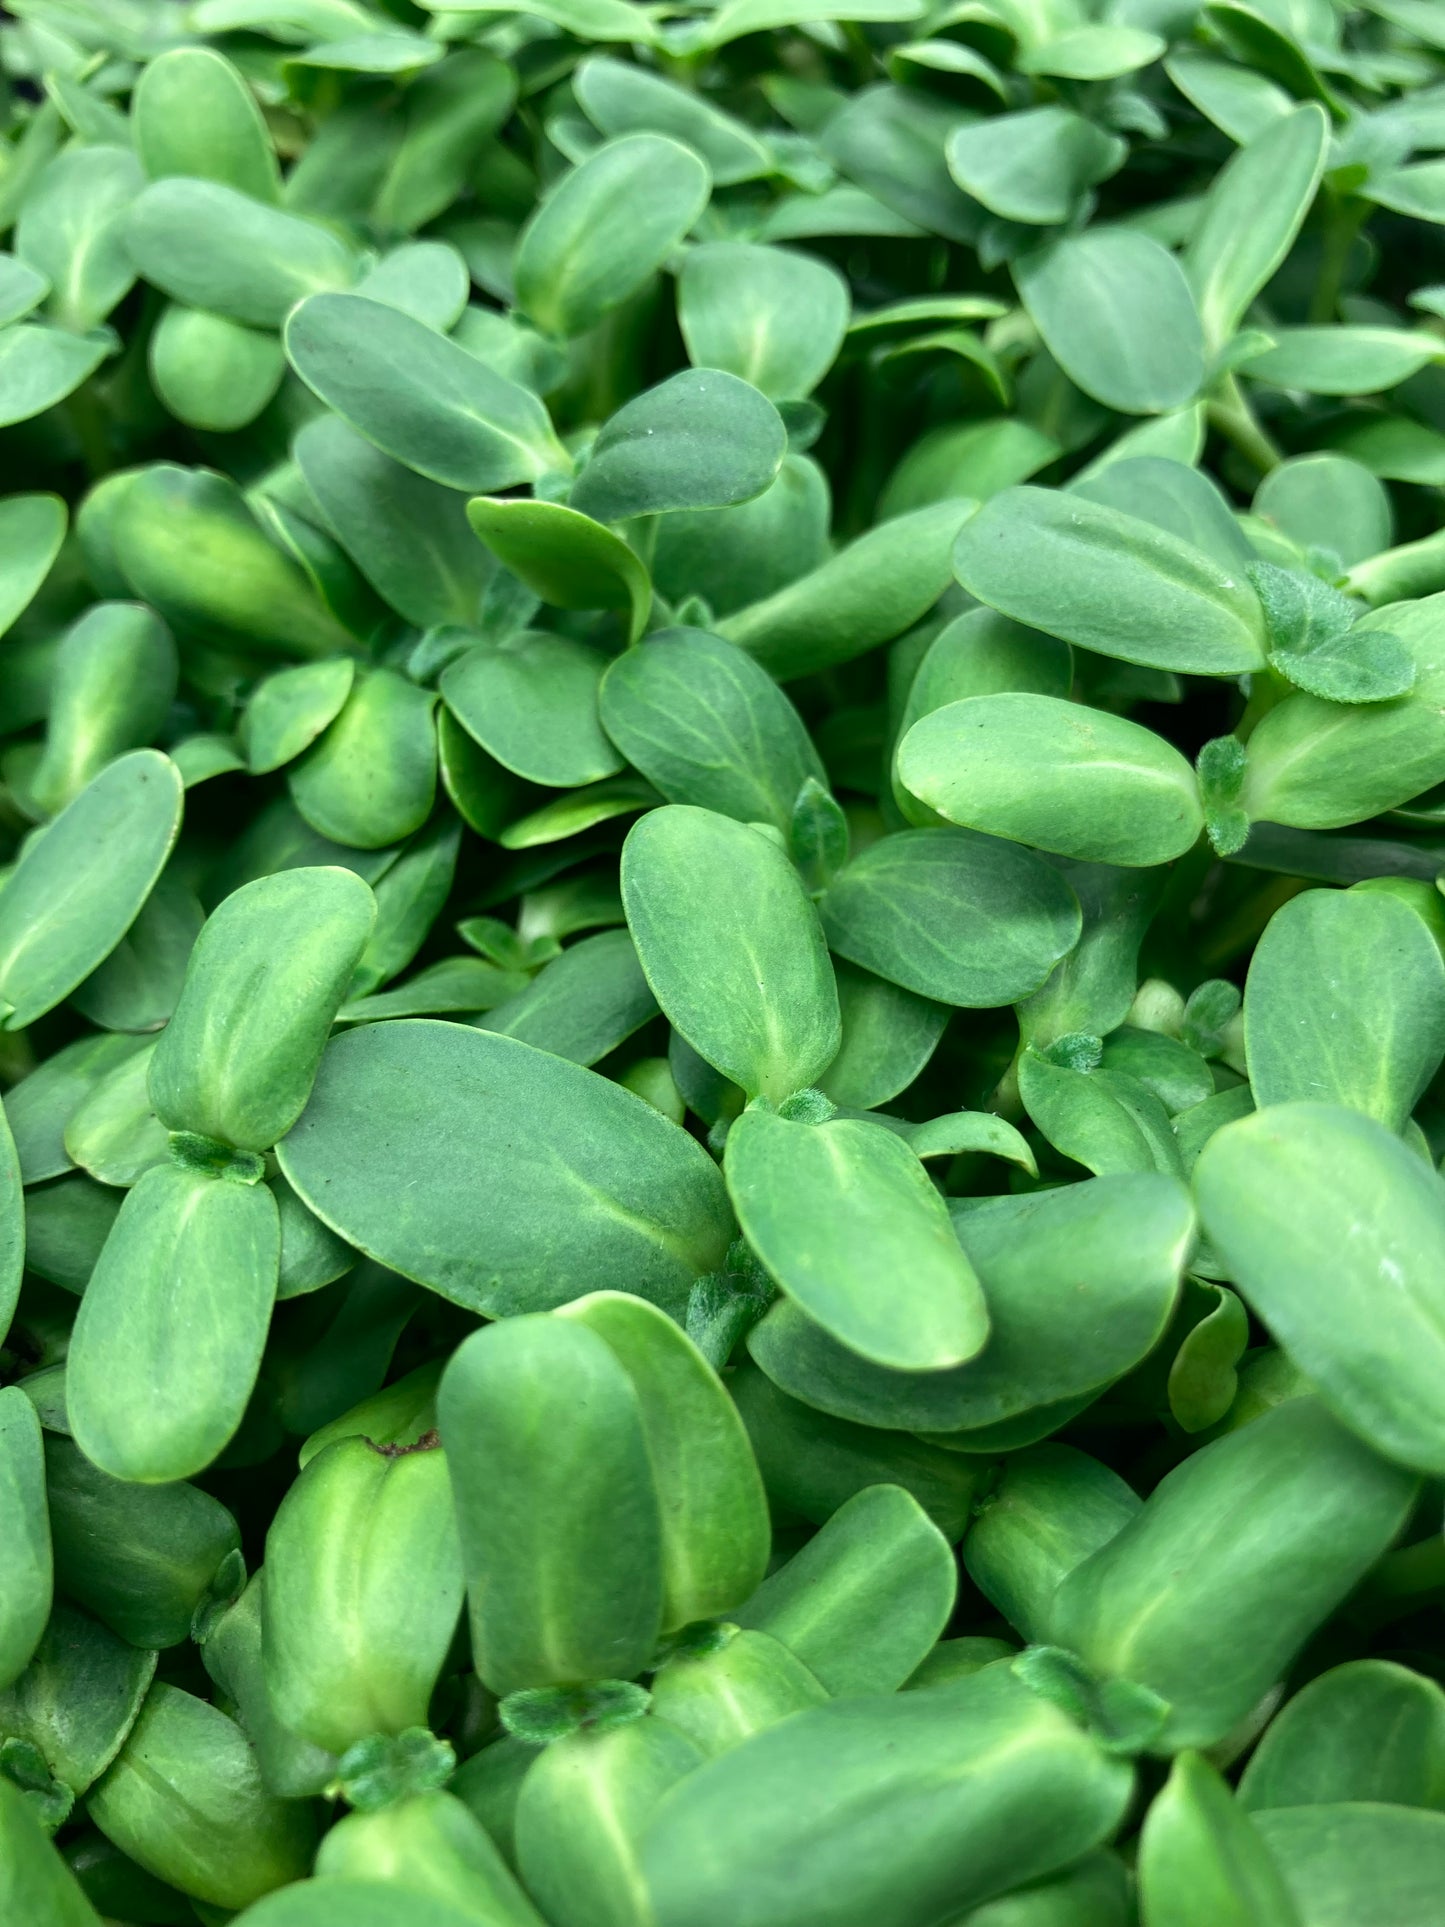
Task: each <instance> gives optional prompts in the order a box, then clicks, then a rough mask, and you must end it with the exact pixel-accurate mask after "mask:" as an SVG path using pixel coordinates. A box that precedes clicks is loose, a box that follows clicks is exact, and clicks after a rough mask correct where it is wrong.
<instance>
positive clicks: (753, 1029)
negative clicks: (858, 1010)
mask: <svg viewBox="0 0 1445 1927" xmlns="http://www.w3.org/2000/svg"><path fill="white" fill-rule="evenodd" d="M622 899H623V903H624V905H625V906H626V909H627V914H628V927H629V929H630V930H631V931H632V937H633V941H634V943H636V945H637V950H638V955H639V957H640V958H641V960H642V968H643V970H644V972H645V973H646V976H647V980H648V982H649V983H650V984H651V986H652V989H653V994H654V995H655V996H656V997H657V1000H658V1002H659V1003H660V1004H661V1006H662V1008H663V1011H664V1012H665V1013H666V1015H667V1017H668V1019H669V1021H670V1022H671V1023H672V1024H673V1026H674V1027H675V1028H676V1029H677V1030H679V1031H680V1032H681V1033H682V1035H683V1036H684V1037H686V1038H687V1041H688V1042H689V1043H690V1044H691V1045H692V1047H693V1049H694V1050H696V1051H697V1052H698V1053H699V1055H700V1056H702V1057H704V1058H706V1059H707V1061H708V1062H709V1063H710V1064H712V1065H714V1067H715V1068H716V1069H718V1070H720V1071H722V1072H723V1074H724V1075H725V1076H727V1077H729V1078H731V1079H732V1081H733V1082H734V1083H736V1084H740V1085H742V1087H743V1088H744V1090H746V1091H748V1092H749V1093H750V1094H751V1095H754V1096H763V1097H767V1098H770V1099H771V1100H772V1101H773V1102H774V1103H778V1102H781V1100H782V1099H784V1098H786V1097H788V1096H790V1095H791V1094H792V1093H793V1092H794V1091H797V1090H801V1089H803V1088H804V1087H806V1086H808V1085H810V1084H811V1083H812V1082H813V1080H814V1079H815V1078H816V1077H817V1076H818V1075H819V1074H820V1073H821V1072H822V1071H824V1070H826V1068H827V1066H828V1065H829V1063H831V1061H832V1059H833V1057H834V1055H835V1053H836V1051H837V1048H838V1041H839V1016H838V993H837V989H836V987H835V984H834V981H833V971H832V966H831V964H830V963H829V960H828V952H827V947H826V945H825V943H824V940H823V932H822V930H821V928H820V927H819V923H818V915H817V912H816V910H815V909H814V908H813V905H812V904H811V903H810V902H809V901H808V898H807V895H806V893H805V891H804V889H803V885H802V882H801V880H800V879H799V877H798V874H797V872H796V870H794V868H793V866H792V865H791V864H790V863H789V861H788V859H787V857H786V856H785V854H784V853H783V851H782V850H781V849H780V848H779V846H778V844H777V843H776V842H775V841H773V840H772V839H771V838H770V837H769V836H767V835H766V834H764V833H763V832H761V831H759V830H756V829H753V828H751V827H749V826H748V825H747V824H741V823H737V822H735V821H734V820H733V819H732V818H731V817H727V816H720V815H718V814H717V813H716V812H715V811H712V810H702V809H697V808H695V807H692V806H689V805H683V804H670V805H668V806H667V807H666V808H664V809H660V810H652V811H649V812H648V814H647V815H646V816H644V817H643V818H642V820H641V821H640V822H639V823H638V824H637V825H636V826H635V827H634V828H633V829H632V830H631V831H630V832H629V834H628V838H627V842H626V845H625V846H624V850H623V857H622Z"/></svg>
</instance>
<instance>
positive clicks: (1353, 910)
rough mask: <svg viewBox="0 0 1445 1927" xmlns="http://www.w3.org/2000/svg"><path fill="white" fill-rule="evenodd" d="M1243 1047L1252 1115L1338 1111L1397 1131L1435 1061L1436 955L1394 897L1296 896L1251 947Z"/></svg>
mask: <svg viewBox="0 0 1445 1927" xmlns="http://www.w3.org/2000/svg"><path fill="white" fill-rule="evenodd" d="M1244 1039H1245V1052H1246V1055H1247V1058H1248V1062H1249V1076H1250V1083H1251V1085H1252V1087H1253V1090H1254V1097H1255V1102H1256V1103H1257V1104H1259V1105H1260V1106H1264V1105H1267V1104H1283V1103H1289V1102H1291V1101H1292V1100H1294V1099H1308V1100H1310V1101H1312V1102H1315V1103H1324V1104H1340V1105H1344V1106H1346V1107H1348V1108H1349V1109H1351V1110H1357V1111H1363V1112H1364V1114H1365V1115H1366V1116H1367V1117H1373V1118H1375V1119H1376V1120H1377V1121H1378V1122H1379V1123H1381V1124H1383V1125H1384V1126H1385V1128H1386V1130H1389V1131H1395V1132H1400V1131H1403V1130H1404V1128H1405V1125H1406V1123H1407V1121H1408V1119H1409V1117H1410V1114H1411V1112H1412V1111H1413V1110H1414V1108H1415V1106H1416V1104H1417V1103H1418V1102H1419V1099H1420V1097H1421V1095H1422V1093H1423V1092H1424V1090H1425V1087H1426V1085H1427V1084H1428V1083H1429V1082H1430V1080H1431V1078H1432V1077H1433V1076H1434V1075H1435V1072H1436V1070H1437V1069H1438V1068H1439V1065H1440V1060H1441V1058H1442V1056H1445V963H1442V961H1441V956H1440V948H1439V945H1438V944H1437V943H1436V941H1435V939H1434V937H1433V936H1432V935H1431V933H1430V931H1429V929H1428V927H1427V926H1426V924H1425V923H1424V922H1423V920H1422V919H1421V918H1420V917H1418V916H1416V915H1415V913H1414V911H1413V910H1411V909H1410V908H1409V906H1408V905H1407V904H1405V903H1402V902H1401V901H1400V900H1399V899H1398V898H1396V897H1393V896H1387V895H1385V894H1383V893H1382V892H1378V891H1368V892H1366V891H1357V890H1343V891H1338V890H1306V891H1305V892H1304V893H1303V894H1302V895H1300V896H1297V897H1295V898H1293V899H1292V900H1291V901H1290V902H1289V903H1286V904H1285V905H1283V906H1282V908H1280V909H1279V910H1277V911H1276V912H1275V914H1274V915H1273V916H1272V917H1271V918H1270V920H1269V924H1268V925H1267V927H1266V929H1265V932H1264V935H1263V936H1262V937H1261V939H1260V941H1259V943H1258V945H1257V946H1256V949H1255V952H1254V956H1253V959H1252V960H1251V962H1250V966H1249V977H1248V980H1247V983H1246V988H1245V999H1244Z"/></svg>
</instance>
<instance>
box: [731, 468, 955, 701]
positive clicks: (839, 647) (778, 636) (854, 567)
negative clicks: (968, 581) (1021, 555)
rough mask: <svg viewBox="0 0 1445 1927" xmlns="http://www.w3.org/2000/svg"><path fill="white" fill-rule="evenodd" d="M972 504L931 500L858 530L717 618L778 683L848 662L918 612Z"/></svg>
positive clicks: (925, 607) (943, 581) (933, 592)
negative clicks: (834, 550)
mask: <svg viewBox="0 0 1445 1927" xmlns="http://www.w3.org/2000/svg"><path fill="white" fill-rule="evenodd" d="M971 506H972V505H971V504H970V503H967V502H961V501H946V502H938V503H935V504H933V505H932V506H930V507H927V508H921V509H916V510H915V511H914V512H913V513H912V514H909V515H898V516H895V517H894V518H893V520H892V521H890V522H885V523H883V524H882V525H881V526H880V527H878V528H875V529H870V530H869V532H868V533H867V534H866V535H862V536H859V538H858V540H857V541H856V542H852V543H850V544H849V545H848V547H847V548H845V549H841V550H840V551H839V552H838V554H837V555H834V556H831V557H830V558H829V559H828V560H827V561H826V562H824V563H823V564H822V565H821V566H820V567H818V568H816V569H814V570H812V572H811V573H810V574H808V575H805V576H803V577H801V578H800V579H799V580H798V581H796V582H794V583H791V584H790V585H789V586H788V587H786V588H782V589H779V590H777V591H776V592H775V593H774V594H773V595H770V596H768V597H766V598H765V599H764V600H763V601H761V602H754V603H750V604H749V605H748V606H747V607H746V608H743V609H739V610H738V611H737V613H736V614H735V615H730V616H727V617H725V618H724V620H723V621H722V622H720V623H719V624H718V633H719V634H720V635H723V636H726V637H727V638H728V640H729V641H730V642H736V643H738V644H739V645H740V646H741V647H742V648H744V649H746V650H747V651H748V653H749V655H751V656H755V657H756V658H757V660H758V661H759V662H760V663H761V664H762V666H763V668H764V669H766V670H767V671H768V673H769V675H771V676H774V677H776V679H777V680H778V681H779V682H789V681H791V680H793V679H794V678H795V677H797V676H806V675H810V674H812V673H813V672H814V671H817V670H820V669H831V668H833V667H835V666H836V665H837V664H839V663H845V662H851V661H852V660H853V658H854V657H855V656H861V655H863V654H865V653H866V652H867V651H868V650H869V649H874V648H876V647H877V646H878V644H879V643H881V642H888V641H891V640H892V638H893V637H894V636H896V635H899V634H901V633H902V631H903V630H905V629H908V628H911V627H912V625H913V624H914V623H915V622H917V621H918V620H919V619H920V617H922V616H925V615H926V614H927V613H928V611H929V610H930V609H931V608H932V606H933V604H934V603H935V602H936V601H937V600H938V598H939V596H940V595H942V593H943V591H944V588H945V586H946V585H947V581H948V573H949V562H948V558H949V554H950V551H951V547H952V543H953V538H954V536H955V535H956V534H957V532H958V530H959V527H960V525H961V524H962V523H963V522H964V519H965V517H966V516H967V514H968V512H969V509H970V507H971Z"/></svg>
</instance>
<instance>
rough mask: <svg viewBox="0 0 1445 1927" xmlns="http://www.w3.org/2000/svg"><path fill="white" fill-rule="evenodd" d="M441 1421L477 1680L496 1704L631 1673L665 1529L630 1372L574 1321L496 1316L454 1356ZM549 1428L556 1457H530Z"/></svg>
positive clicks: (443, 1389)
mask: <svg viewBox="0 0 1445 1927" xmlns="http://www.w3.org/2000/svg"><path fill="white" fill-rule="evenodd" d="M437 1422H438V1425H439V1428H440V1431H441V1436H442V1443H443V1444H444V1446H445V1447H446V1451H447V1457H448V1462H449V1467H450V1471H451V1476H452V1482H453V1489H454V1492H455V1496H456V1507H457V1523H458V1527H459V1530H460V1533H461V1544H462V1560H463V1564H464V1566H465V1569H466V1578H467V1594H468V1600H469V1605H470V1612H471V1628H472V1650H473V1653H474V1655H475V1661H476V1666H477V1671H478V1673H479V1675H480V1676H481V1678H482V1679H483V1680H484V1681H485V1683H486V1684H487V1685H488V1686H489V1687H490V1688H491V1690H492V1691H493V1692H494V1693H496V1694H497V1695H498V1696H499V1697H500V1696H503V1695H506V1694H508V1693H513V1692H517V1691H519V1690H526V1689H529V1688H537V1687H546V1686H576V1685H580V1684H583V1683H585V1682H587V1681H589V1680H596V1679H627V1678H630V1677H631V1676H632V1675H633V1674H635V1673H638V1672H640V1671H641V1670H642V1669H643V1667H644V1666H646V1664H647V1662H648V1660H649V1659H650V1658H651V1657H652V1653H653V1648H654V1647H655V1646H656V1643H657V1638H658V1634H659V1632H660V1631H661V1627H662V1619H663V1610H664V1577H663V1522H662V1508H661V1503H660V1500H659V1496H658V1490H657V1485H656V1482H655V1480H654V1477H653V1473H652V1465H651V1460H650V1457H649V1451H648V1443H649V1440H648V1428H647V1426H646V1423H645V1421H644V1418H643V1406H642V1399H641V1397H640V1396H639V1390H638V1387H637V1386H636V1385H635V1384H634V1382H633V1378H632V1376H631V1374H630V1373H629V1371H628V1369H627V1366H626V1363H625V1362H624V1361H623V1360H622V1359H621V1358H619V1357H618V1355H617V1353H616V1352H614V1350H613V1348H612V1346H611V1345H610V1344H608V1342H607V1340H606V1339H605V1338H604V1337H603V1336H602V1335H601V1333H599V1332H597V1331H595V1330H593V1329H591V1328H590V1325H589V1324H584V1323H582V1322H580V1321H578V1320H577V1319H561V1318H548V1317H544V1316H534V1317H526V1318H509V1319H504V1320H502V1321H500V1322H499V1323H497V1324H494V1325H492V1326H490V1327H489V1328H488V1329H486V1330H484V1331H480V1332H475V1333H473V1335H472V1336H471V1337H470V1338H469V1339H468V1340H467V1341H466V1343H465V1344H463V1345H462V1346H461V1347H460V1348H459V1349H458V1350H457V1351H456V1352H454V1353H453V1354H452V1357H451V1360H450V1362H449V1363H448V1365H447V1368H446V1370H445V1372H443V1374H442V1381H441V1386H440V1388H439V1390H438V1393H437ZM551 1424H555V1425H563V1426H565V1427H566V1428H567V1429H568V1431H569V1432H570V1434H571V1437H572V1439H573V1442H574V1450H573V1451H571V1452H569V1453H567V1454H566V1455H565V1456H559V1455H555V1454H547V1453H538V1452H537V1450H536V1449H535V1443H534V1441H535V1439H536V1437H537V1436H538V1429H539V1427H540V1428H542V1429H543V1430H545V1429H547V1428H548V1426H549V1425H551Z"/></svg>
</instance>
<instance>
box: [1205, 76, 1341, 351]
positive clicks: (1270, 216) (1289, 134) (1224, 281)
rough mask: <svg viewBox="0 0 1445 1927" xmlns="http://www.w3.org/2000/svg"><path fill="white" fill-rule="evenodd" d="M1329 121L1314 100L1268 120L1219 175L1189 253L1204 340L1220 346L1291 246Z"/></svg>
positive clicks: (1313, 185) (1318, 168) (1315, 179)
mask: <svg viewBox="0 0 1445 1927" xmlns="http://www.w3.org/2000/svg"><path fill="white" fill-rule="evenodd" d="M1328 137H1329V120H1328V118H1327V117H1326V115H1325V113H1324V110H1323V109H1322V108H1321V107H1318V106H1316V105H1315V104H1314V103H1313V102H1307V103H1306V104H1305V105H1304V106H1302V107H1296V108H1294V109H1293V110H1292V111H1291V112H1290V113H1288V114H1285V115H1283V116H1281V117H1280V118H1279V119H1277V120H1272V121H1270V122H1268V123H1267V124H1266V125H1265V126H1264V127H1263V128H1261V130H1260V131H1259V132H1258V133H1256V134H1254V135H1253V136H1252V137H1251V138H1250V139H1249V140H1248V141H1247V142H1246V144H1245V145H1244V146H1243V147H1241V148H1240V150H1239V152H1238V153H1237V154H1236V155H1234V157H1233V158H1232V159H1231V160H1230V161H1228V162H1227V163H1226V164H1225V166H1224V167H1223V168H1221V170H1220V172H1219V173H1218V174H1217V175H1216V176H1215V177H1214V182H1213V184H1212V186H1211V187H1210V190H1209V193H1208V195H1207V196H1206V197H1205V203H1204V212H1203V216H1202V218H1201V220H1200V222H1199V225H1198V227H1197V228H1196V229H1195V231H1194V235H1193V238H1192V240H1191V241H1190V243H1189V246H1188V248H1187V249H1186V250H1185V254H1184V271H1185V273H1186V275H1187V276H1188V278H1189V285H1190V286H1191V287H1192V288H1193V290H1194V297H1195V300H1196V301H1197V302H1198V304H1199V316H1200V319H1201V321H1202V322H1203V324H1204V340H1205V346H1206V348H1207V350H1208V352H1209V353H1210V354H1215V353H1217V352H1218V350H1219V349H1220V348H1222V347H1223V346H1224V344H1225V342H1227V341H1228V340H1229V338H1230V336H1231V335H1233V334H1234V333H1235V332H1236V330H1237V329H1238V327H1239V324H1240V322H1241V321H1242V320H1243V319H1244V317H1245V315H1246V313H1247V312H1248V310H1249V306H1250V303H1251V302H1252V301H1253V300H1254V298H1255V296H1256V295H1257V294H1258V293H1259V292H1260V290H1261V289H1262V288H1263V287H1264V286H1265V283H1266V282H1267V281H1268V280H1269V278H1270V276H1271V275H1272V274H1273V273H1274V271H1275V269H1276V268H1277V267H1278V266H1279V264H1280V263H1281V261H1283V260H1284V258H1285V256H1286V255H1287V254H1288V253H1289V251H1290V248H1291V247H1292V246H1293V245H1294V240H1295V236H1296V235H1297V234H1298V233H1299V231H1300V228H1301V226H1302V225H1303V223H1304V219H1305V216H1306V215H1307V214H1308V213H1309V211H1310V206H1311V204H1312V202H1313V201H1314V197H1315V190H1316V189H1317V188H1318V186H1319V183H1320V175H1321V173H1322V171H1323V169H1324V164H1325V146H1326V142H1327V140H1328Z"/></svg>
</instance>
